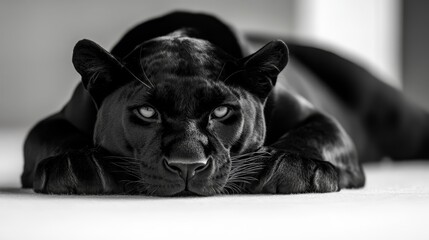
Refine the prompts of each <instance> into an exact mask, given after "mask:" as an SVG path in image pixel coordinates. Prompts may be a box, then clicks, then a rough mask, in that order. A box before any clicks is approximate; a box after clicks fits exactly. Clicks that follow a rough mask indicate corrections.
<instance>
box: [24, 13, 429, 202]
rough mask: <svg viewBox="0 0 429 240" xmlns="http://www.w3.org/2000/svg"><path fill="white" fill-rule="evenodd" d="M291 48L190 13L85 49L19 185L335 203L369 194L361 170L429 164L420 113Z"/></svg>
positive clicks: (78, 49) (352, 72) (39, 129)
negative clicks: (255, 42)
mask: <svg viewBox="0 0 429 240" xmlns="http://www.w3.org/2000/svg"><path fill="white" fill-rule="evenodd" d="M286 42H288V46H287V45H286V44H285V42H284V41H282V40H274V41H271V42H269V43H267V44H266V45H265V46H263V47H261V48H260V49H259V50H257V51H256V52H254V53H252V54H250V53H247V52H245V50H244V47H243V43H242V42H240V41H239V40H238V37H237V35H236V34H235V33H234V32H233V31H232V30H231V29H230V28H229V27H228V26H227V25H225V24H224V23H223V22H221V21H220V20H218V19H217V18H215V17H213V16H210V15H206V14H197V13H186V12H174V13H171V14H168V15H165V16H162V17H160V18H156V19H153V20H150V21H147V22H144V23H142V24H140V25H138V26H136V27H135V28H133V29H131V30H130V31H129V32H128V33H127V34H125V36H124V37H123V38H122V39H121V40H120V41H119V42H118V43H117V45H116V46H115V47H114V48H113V49H112V50H111V51H110V52H108V51H106V50H104V49H103V48H102V47H100V46H99V45H97V44H96V43H94V42H92V41H90V40H81V41H79V42H78V43H77V44H76V46H75V47H74V50H73V64H74V67H75V68H76V70H77V72H78V73H79V74H80V75H81V77H82V81H81V83H80V84H79V85H78V86H77V88H76V89H75V91H74V93H73V96H72V97H71V99H70V101H69V102H68V103H67V104H66V105H65V106H64V108H63V109H62V110H61V111H60V112H58V113H56V114H54V115H52V116H50V117H48V118H46V119H44V120H42V121H41V122H39V123H38V124H37V125H36V126H35V127H34V128H33V129H32V130H31V131H30V133H29V135H28V137H27V139H26V141H25V146H24V157H25V166H24V172H23V174H22V184H23V187H24V188H33V189H34V191H36V192H38V193H53V194H142V195H157V196H176V195H189V194H192V195H201V196H208V195H215V194H224V193H229V194H238V193H250V194H256V193H270V194H289V193H307V192H335V191H339V190H340V189H341V188H360V187H362V186H364V184H365V175H364V172H363V170H362V166H361V162H365V161H376V160H378V159H380V158H381V157H384V156H388V157H391V158H393V159H408V158H428V157H429V115H428V114H427V113H426V112H424V111H423V110H421V109H419V108H418V107H416V106H414V105H412V104H411V103H409V102H408V101H407V100H406V99H405V98H404V97H403V96H402V95H401V94H400V93H399V92H398V91H396V90H395V89H393V88H391V87H389V86H387V85H386V84H384V83H382V82H381V81H379V80H378V79H376V78H375V77H374V76H373V75H371V74H370V73H369V72H367V71H366V70H365V69H363V68H361V67H360V66H358V65H356V64H354V63H352V62H350V61H348V60H346V59H344V58H342V57H339V56H337V55H335V54H333V53H331V52H328V51H324V50H321V49H317V48H313V47H306V46H301V45H299V44H295V43H293V42H289V41H286ZM288 62H290V65H289V67H288V68H287V69H285V67H286V65H287V64H288ZM359 159H360V161H359Z"/></svg>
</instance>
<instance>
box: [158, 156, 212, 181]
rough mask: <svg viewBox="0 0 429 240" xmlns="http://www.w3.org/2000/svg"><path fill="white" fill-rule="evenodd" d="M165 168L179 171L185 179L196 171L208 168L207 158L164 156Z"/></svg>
mask: <svg viewBox="0 0 429 240" xmlns="http://www.w3.org/2000/svg"><path fill="white" fill-rule="evenodd" d="M164 165H165V168H167V169H168V170H170V171H172V172H177V173H179V175H180V176H181V177H182V178H183V179H184V180H186V179H190V178H191V177H193V176H194V175H195V174H196V173H198V172H201V171H203V170H204V169H206V168H207V166H208V164H207V159H199V160H189V159H167V158H164Z"/></svg>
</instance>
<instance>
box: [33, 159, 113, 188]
mask: <svg viewBox="0 0 429 240" xmlns="http://www.w3.org/2000/svg"><path fill="white" fill-rule="evenodd" d="M33 189H34V191H35V192H38V193H52V194H105V193H109V192H112V191H113V182H112V181H111V179H109V177H108V175H107V173H105V172H104V171H103V169H102V167H101V166H100V164H99V163H98V162H97V160H95V159H93V157H92V155H84V154H78V153H68V154H62V155H57V156H53V157H49V158H46V159H44V160H43V161H41V162H40V163H39V164H38V166H37V168H36V172H35V176H34V182H33Z"/></svg>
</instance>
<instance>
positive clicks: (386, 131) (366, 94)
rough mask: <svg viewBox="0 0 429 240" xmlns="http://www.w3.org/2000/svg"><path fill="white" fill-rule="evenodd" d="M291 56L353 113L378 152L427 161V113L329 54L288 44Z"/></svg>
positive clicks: (428, 144) (354, 65) (369, 74)
mask: <svg viewBox="0 0 429 240" xmlns="http://www.w3.org/2000/svg"><path fill="white" fill-rule="evenodd" d="M288 46H289V50H290V53H291V55H293V56H294V57H295V58H296V59H298V60H299V61H300V62H301V63H302V64H303V65H305V66H306V67H307V68H308V69H309V70H310V71H312V72H313V74H315V75H316V76H317V77H319V78H320V79H321V80H322V81H323V83H324V84H326V86H328V87H329V88H330V89H331V90H332V91H333V92H334V94H336V95H337V96H338V97H339V98H340V99H342V100H343V101H344V103H345V104H346V105H347V106H348V107H349V108H350V109H352V110H353V111H355V112H357V113H358V116H360V121H361V123H362V125H363V126H364V128H365V129H366V130H367V134H368V135H369V136H370V137H371V138H372V139H374V142H375V144H377V145H378V146H377V147H378V148H379V150H380V152H381V153H382V154H383V155H386V156H389V157H391V158H392V159H429V113H428V112H426V111H424V110H423V109H421V108H419V107H418V106H416V105H414V104H412V103H411V102H410V101H409V100H408V99H406V97H405V96H404V95H403V94H402V93H401V92H400V91H398V90H397V89H395V88H393V87H391V86H389V85H387V84H385V83H384V82H382V81H380V80H379V79H377V78H376V77H375V76H374V75H372V74H371V73H369V72H368V71H367V70H365V69H364V68H362V67H360V66H358V65H357V64H355V63H352V62H351V61H348V60H346V59H344V58H342V57H340V56H338V55H336V54H334V53H332V52H328V51H325V50H321V49H318V48H314V47H306V46H300V45H296V44H293V43H289V44H288Z"/></svg>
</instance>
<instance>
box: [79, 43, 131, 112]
mask: <svg viewBox="0 0 429 240" xmlns="http://www.w3.org/2000/svg"><path fill="white" fill-rule="evenodd" d="M73 65H74V67H75V69H76V71H77V72H78V73H79V74H80V75H81V76H82V83H83V86H84V87H85V88H86V90H88V92H89V93H90V94H91V96H92V97H93V99H94V101H95V103H96V104H97V106H98V107H99V106H100V104H101V101H102V100H103V98H104V97H106V96H107V94H109V93H110V92H111V91H113V90H114V89H115V87H117V86H116V85H117V84H116V83H114V79H115V78H117V77H118V75H119V74H120V73H121V72H122V66H123V65H122V64H121V63H120V62H119V61H118V60H117V59H116V58H115V57H114V56H113V55H112V54H110V53H109V52H107V51H106V50H104V49H103V48H102V47H100V46H99V45H98V44H96V43H95V42H93V41H90V40H87V39H84V40H80V41H79V42H78V43H76V46H75V47H74V49H73Z"/></svg>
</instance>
